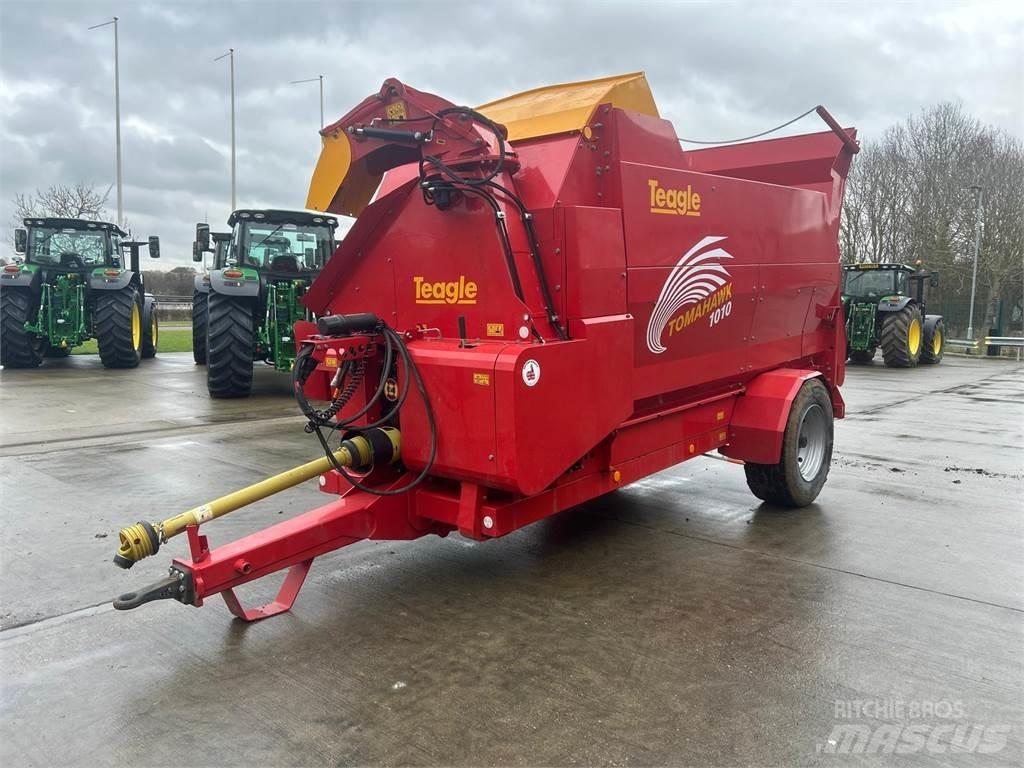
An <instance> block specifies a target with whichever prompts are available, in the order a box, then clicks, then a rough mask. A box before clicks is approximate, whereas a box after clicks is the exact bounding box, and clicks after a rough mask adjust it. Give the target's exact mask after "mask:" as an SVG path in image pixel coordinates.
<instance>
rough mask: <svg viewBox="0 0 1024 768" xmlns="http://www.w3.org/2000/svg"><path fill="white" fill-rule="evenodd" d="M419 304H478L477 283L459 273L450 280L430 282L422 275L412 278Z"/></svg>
mask: <svg viewBox="0 0 1024 768" xmlns="http://www.w3.org/2000/svg"><path fill="white" fill-rule="evenodd" d="M412 282H413V285H414V286H415V288H416V303H417V304H476V292H477V288H476V283H474V282H473V281H472V280H467V279H466V276H465V275H459V279H458V280H452V281H450V282H436V283H432V282H428V281H427V280H426V279H424V278H423V277H422V276H420V275H416V276H414V277H413V279H412Z"/></svg>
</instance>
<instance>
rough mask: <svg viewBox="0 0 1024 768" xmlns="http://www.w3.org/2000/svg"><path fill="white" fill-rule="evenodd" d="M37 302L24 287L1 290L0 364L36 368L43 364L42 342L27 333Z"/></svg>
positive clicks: (10, 366)
mask: <svg viewBox="0 0 1024 768" xmlns="http://www.w3.org/2000/svg"><path fill="white" fill-rule="evenodd" d="M37 303H38V300H37V299H36V297H35V296H33V295H32V293H31V292H30V291H28V290H26V289H25V288H5V289H4V290H2V291H0V365H3V366H4V368H35V367H36V366H38V365H39V364H40V363H41V362H43V350H44V347H45V345H44V343H43V340H42V339H41V338H40V337H38V336H36V335H35V334H34V333H29V332H28V331H26V330H25V323H26V322H28V321H29V320H31V319H32V317H33V315H34V314H35V309H36V305H37Z"/></svg>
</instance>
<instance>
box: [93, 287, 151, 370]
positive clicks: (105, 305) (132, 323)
mask: <svg viewBox="0 0 1024 768" xmlns="http://www.w3.org/2000/svg"><path fill="white" fill-rule="evenodd" d="M94 295H95V296H96V305H95V309H94V311H93V321H94V323H95V327H96V345H97V346H98V347H99V349H100V361H101V362H102V363H103V365H104V367H106V368H135V367H136V366H137V365H138V364H139V360H140V359H141V357H142V296H140V295H139V290H138V288H136V287H135V286H134V285H129V286H127V287H125V288H122V289H121V290H119V291H96V292H95V294H94Z"/></svg>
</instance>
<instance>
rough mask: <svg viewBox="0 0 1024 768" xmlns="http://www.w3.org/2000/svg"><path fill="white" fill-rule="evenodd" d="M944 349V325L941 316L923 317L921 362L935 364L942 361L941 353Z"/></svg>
mask: <svg viewBox="0 0 1024 768" xmlns="http://www.w3.org/2000/svg"><path fill="white" fill-rule="evenodd" d="M945 351H946V326H945V324H944V323H943V322H942V318H941V317H939V318H933V317H928V318H925V321H924V349H922V350H921V362H922V363H927V364H929V365H937V364H938V363H940V362H942V355H943V353H945Z"/></svg>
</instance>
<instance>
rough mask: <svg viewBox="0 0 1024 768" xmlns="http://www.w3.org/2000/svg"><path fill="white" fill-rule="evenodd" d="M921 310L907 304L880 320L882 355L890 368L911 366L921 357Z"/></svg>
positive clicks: (922, 334) (922, 337) (922, 333)
mask: <svg viewBox="0 0 1024 768" xmlns="http://www.w3.org/2000/svg"><path fill="white" fill-rule="evenodd" d="M922 326H923V320H922V318H921V310H919V309H918V308H917V307H916V306H915V305H913V304H908V305H907V306H905V307H904V308H903V309H901V310H900V311H899V312H892V313H890V314H889V315H887V316H886V318H885V320H883V321H882V357H883V358H884V359H885V364H886V365H887V366H889V367H890V368H912V367H913V366H915V365H917V361H918V360H920V358H921V349H922V347H923V346H924V345H923V343H922V341H923V339H924V332H923V330H922Z"/></svg>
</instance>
